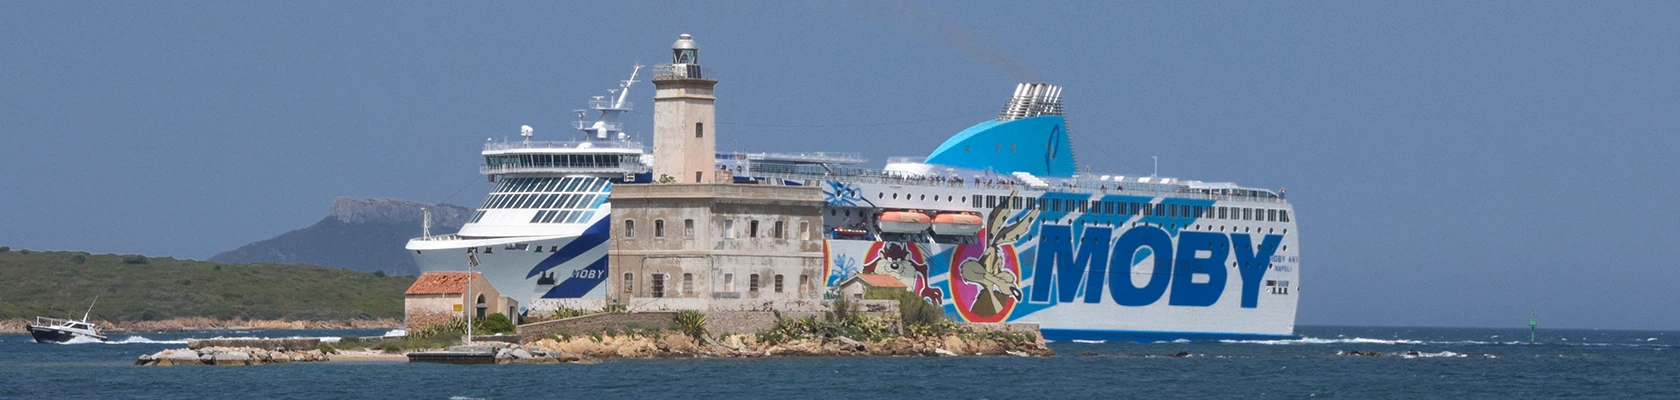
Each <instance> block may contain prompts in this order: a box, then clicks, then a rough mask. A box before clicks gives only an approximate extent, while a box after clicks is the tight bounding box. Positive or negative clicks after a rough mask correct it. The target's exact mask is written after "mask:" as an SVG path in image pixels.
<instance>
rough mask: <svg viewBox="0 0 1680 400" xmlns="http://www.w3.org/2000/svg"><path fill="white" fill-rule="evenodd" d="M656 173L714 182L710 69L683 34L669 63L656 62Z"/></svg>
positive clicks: (673, 46) (688, 180)
mask: <svg viewBox="0 0 1680 400" xmlns="http://www.w3.org/2000/svg"><path fill="white" fill-rule="evenodd" d="M653 86H654V88H655V92H654V95H653V176H654V178H655V179H661V178H660V177H661V175H665V176H670V177H671V178H674V179H675V180H676V181H677V182H680V183H706V182H711V181H712V178H713V176H714V175H715V174H714V173H712V169H713V168H714V167H713V164H714V160H715V159H716V154H717V135H716V132H715V129H716V128H715V127H716V124H715V123H713V122H714V121H715V117H714V114H715V113H714V112H713V103H714V102H716V101H717V97H714V96H713V95H712V88H713V87H714V86H717V80H714V79H712V71H711V69H708V68H701V67H700V46H699V45H698V44H696V43H694V37H693V36H689V35H688V34H686V33H685V34H682V35H681V36H678V37H677V42H676V43H673V44H671V63H670V64H664V65H657V66H654V73H653Z"/></svg>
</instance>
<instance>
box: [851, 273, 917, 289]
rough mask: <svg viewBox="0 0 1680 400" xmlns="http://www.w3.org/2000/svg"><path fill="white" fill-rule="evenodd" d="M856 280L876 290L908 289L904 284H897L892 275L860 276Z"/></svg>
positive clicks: (896, 279) (895, 278)
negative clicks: (860, 280) (876, 288)
mask: <svg viewBox="0 0 1680 400" xmlns="http://www.w3.org/2000/svg"><path fill="white" fill-rule="evenodd" d="M857 279H862V280H863V283H864V284H866V285H869V286H874V287H878V288H908V286H905V285H904V282H899V281H898V278H897V277H894V276H892V275H881V274H862V275H858V276H857Z"/></svg>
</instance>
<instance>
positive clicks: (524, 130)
mask: <svg viewBox="0 0 1680 400" xmlns="http://www.w3.org/2000/svg"><path fill="white" fill-rule="evenodd" d="M531 131H533V129H531V126H530V125H520V126H519V136H524V137H525V142H526V143H530V142H531Z"/></svg>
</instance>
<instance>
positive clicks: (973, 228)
mask: <svg viewBox="0 0 1680 400" xmlns="http://www.w3.org/2000/svg"><path fill="white" fill-rule="evenodd" d="M981 226H982V224H981V223H980V216H979V215H977V214H974V213H955V212H953V213H940V214H939V215H936V216H934V217H933V233H935V234H940V235H973V234H975V233H978V232H980V228H981Z"/></svg>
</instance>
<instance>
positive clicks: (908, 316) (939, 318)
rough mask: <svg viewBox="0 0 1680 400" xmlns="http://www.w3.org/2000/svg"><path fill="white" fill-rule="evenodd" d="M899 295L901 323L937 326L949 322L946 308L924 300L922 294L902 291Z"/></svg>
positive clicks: (909, 325)
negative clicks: (946, 316)
mask: <svg viewBox="0 0 1680 400" xmlns="http://www.w3.org/2000/svg"><path fill="white" fill-rule="evenodd" d="M899 293H900V294H899V296H898V318H899V323H900V324H902V325H904V326H905V327H911V326H935V325H939V324H942V323H945V322H947V320H946V319H945V310H941V309H940V308H939V306H936V305H933V303H929V302H928V301H927V300H923V299H922V296H919V295H917V294H915V293H911V292H909V291H901V292H899Z"/></svg>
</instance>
